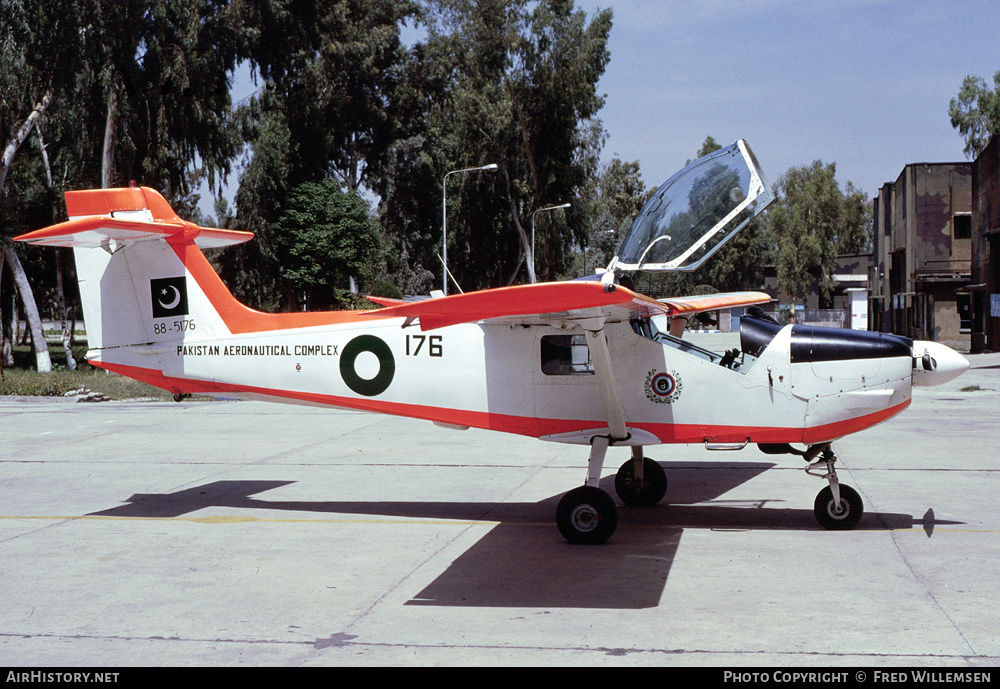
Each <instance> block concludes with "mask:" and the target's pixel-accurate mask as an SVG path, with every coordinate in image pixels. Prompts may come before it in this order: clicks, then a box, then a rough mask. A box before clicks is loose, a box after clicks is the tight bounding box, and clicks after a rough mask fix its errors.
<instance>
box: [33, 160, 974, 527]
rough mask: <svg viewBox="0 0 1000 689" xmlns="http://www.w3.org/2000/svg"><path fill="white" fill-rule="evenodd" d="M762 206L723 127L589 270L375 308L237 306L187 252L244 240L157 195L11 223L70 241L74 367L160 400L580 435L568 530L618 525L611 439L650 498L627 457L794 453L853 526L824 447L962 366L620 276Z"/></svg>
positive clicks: (699, 249)
mask: <svg viewBox="0 0 1000 689" xmlns="http://www.w3.org/2000/svg"><path fill="white" fill-rule="evenodd" d="M772 200H773V196H772V192H771V190H770V188H769V187H768V185H767V182H766V180H765V179H764V176H763V174H762V173H761V171H760V170H759V166H758V165H757V162H756V160H755V158H754V156H753V154H752V153H751V151H750V149H749V147H748V146H747V145H746V143H745V142H743V141H737V142H736V143H734V144H732V145H731V146H729V147H727V148H724V149H721V150H719V151H716V152H715V153H712V154H710V155H708V156H706V157H704V158H701V159H699V160H696V161H695V162H693V163H691V164H690V165H688V166H687V167H685V168H684V169H683V170H681V171H680V172H678V173H677V174H676V175H674V176H673V177H671V178H670V179H669V180H668V181H667V182H666V183H664V184H663V185H662V186H661V187H659V189H658V190H657V191H656V193H655V195H654V196H653V197H652V198H651V199H650V200H649V202H648V203H647V204H646V205H645V206H644V207H643V209H642V211H641V212H640V214H639V216H638V218H637V220H636V221H635V223H634V224H633V226H632V229H631V231H630V233H629V234H628V236H627V237H626V239H625V241H624V242H623V244H622V247H621V249H620V251H619V253H618V256H616V257H615V258H614V260H613V261H612V263H611V265H610V266H609V267H608V268H607V269H606V270H605V271H603V273H601V274H599V275H597V276H594V277H593V278H591V279H583V280H576V281H568V282H553V283H542V284H530V285H520V286H514V287H506V288H498V289H488V290H484V291H480V292H472V293H468V294H457V295H451V296H438V297H432V298H427V299H421V300H415V301H396V300H387V299H373V301H375V302H377V303H378V304H379V305H380V306H381V307H382V308H377V309H373V310H370V311H337V312H325V313H283V314H269V313H261V312H258V311H254V310H251V309H249V308H247V307H245V306H243V305H242V304H240V303H239V302H237V301H236V299H235V298H234V297H233V296H232V294H231V293H230V292H229V290H228V289H227V288H226V286H225V285H224V284H223V282H222V280H221V279H220V278H219V277H218V275H217V274H216V272H215V271H214V270H213V269H212V267H211V265H210V264H209V262H208V260H207V259H206V258H205V256H204V255H203V254H202V252H201V249H203V248H215V247H223V246H227V245H231V244H238V243H241V242H245V241H247V240H249V239H250V238H251V237H252V234H250V233H246V232H236V231H231V230H219V229H210V228H203V227H199V226H197V225H194V224H192V223H189V222H186V221H184V220H181V219H180V218H179V217H177V215H176V214H175V213H174V211H173V210H172V209H171V208H170V206H169V205H168V204H167V203H166V201H165V200H164V199H163V197H162V196H160V195H159V194H158V193H157V192H155V191H153V190H152V189H147V188H141V187H131V188H125V189H102V190H87V191H76V192H68V193H67V194H66V206H67V210H68V214H69V218H70V219H69V221H68V222H64V223H61V224H58V225H54V226H52V227H49V228H46V229H43V230H38V231H36V232H32V233H30V234H26V235H23V236H21V237H18V238H17V239H18V240H19V241H23V242H28V243H31V244H40V245H47V246H67V247H73V248H74V250H75V257H76V265H77V273H78V277H79V280H80V295H81V299H82V302H83V310H84V321H85V323H86V328H87V338H88V342H89V347H90V350H89V352H88V353H87V358H88V359H89V361H90V363H91V364H93V365H94V366H99V367H101V368H104V369H107V370H108V371H113V372H115V373H119V374H122V375H125V376H129V377H131V378H135V379H138V380H141V381H144V382H146V383H150V384H152V385H155V386H157V387H160V388H163V389H166V390H169V391H172V392H173V393H174V395H175V398H176V399H181V398H182V397H183V396H186V395H189V394H193V393H199V394H208V395H218V396H223V397H226V398H234V397H239V398H247V399H262V400H270V401H277V402H291V403H300V404H309V405H320V406H329V407H338V408H350V409H361V410H366V411H372V412H381V413H385V414H395V415H400V416H408V417H414V418H420V419H427V420H429V421H433V422H435V423H437V424H439V425H441V426H444V427H446V428H453V429H462V428H468V427H476V428H484V429H490V430H495V431H502V432H506V433H517V434H521V435H526V436H532V437H536V438H540V439H542V440H550V441H554V442H562V443H577V444H581V445H589V446H590V460H589V466H588V469H587V476H586V481H585V483H584V485H583V486H581V487H579V488H576V489H574V490H571V491H569V492H568V493H566V494H565V496H564V497H563V498H562V499H561V501H560V502H559V505H558V508H557V510H556V523H557V525H558V527H559V530H560V531H561V533H562V534H563V536H564V537H565V538H566V539H567V540H568V541H570V542H572V543H603V542H605V541H606V540H607V539H608V538H610V537H611V535H612V534H613V533H614V531H615V528H616V526H617V523H618V508H617V505H616V502H615V500H614V499H613V498H612V496H611V495H610V494H608V493H607V492H605V491H604V490H602V489H601V488H600V487H599V480H600V478H601V471H602V468H603V465H604V459H605V455H606V453H607V450H608V448H609V447H611V446H627V447H629V448H630V449H631V458H630V459H628V460H626V462H625V463H624V464H623V465H622V467H621V468H620V469H619V470H618V473H617V475H616V478H615V490H616V492H617V494H618V498H619V499H620V500H621V501H622V502H624V503H625V504H627V505H643V506H652V505H655V504H657V503H658V502H660V500H661V499H663V497H664V496H665V494H666V490H667V478H666V476H665V472H664V470H663V468H662V467H661V466H660V465H659V464H657V463H656V462H654V461H652V460H650V459H648V458H646V457H644V456H643V447H644V446H646V445H656V444H660V443H698V444H704V445H705V447H707V448H708V449H736V448H741V447H743V446H745V445H747V444H749V443H755V444H757V445H758V446H759V447H760V449H761V450H763V451H765V452H768V453H792V454H799V455H801V456H802V457H803V458H804V459H805V460H806V461H807V462H809V465H808V468H807V472H809V473H811V474H813V475H816V476H819V477H821V478H824V479H826V480H827V481H828V484H829V485H828V486H826V487H824V488H823V490H822V491H821V492H820V493H819V495H818V496H817V498H816V502H815V506H814V507H815V514H816V517H817V519H818V520H819V522H820V524H822V525H823V526H824V527H826V528H830V529H849V528H851V527H853V526H854V525H855V524H857V522H858V520H859V519H860V518H861V515H862V512H863V509H864V507H863V504H862V501H861V498H860V496H859V495H858V493H857V492H856V491H854V490H853V489H851V488H850V487H848V486H842V485H840V484H839V483H838V481H837V473H836V470H835V468H834V463H835V461H836V455H835V454H834V453H833V451H832V449H831V443H832V442H833V441H834V440H836V439H837V438H840V437H843V436H845V435H847V434H850V433H854V432H857V431H860V430H862V429H865V428H868V427H870V426H873V425H874V424H876V423H879V422H881V421H885V420H886V419H888V418H890V417H892V416H894V415H895V414H898V413H899V412H901V411H902V410H903V409H904V408H906V406H907V405H909V403H910V394H911V386H913V385H936V384H939V383H942V382H945V381H947V380H951V379H952V378H954V377H955V376H957V375H959V374H960V373H962V372H963V371H964V370H965V369H966V368H967V367H968V362H967V361H966V360H965V359H964V357H962V356H961V355H960V354H957V353H956V352H954V351H952V350H951V349H949V348H947V347H945V346H943V345H941V344H938V343H935V342H915V341H912V340H910V339H907V338H904V337H899V336H896V335H886V334H881V333H872V332H862V331H852V330H841V329H834V328H818V327H808V326H801V325H789V326H785V327H782V326H780V325H778V323H777V322H775V321H774V320H772V319H770V318H769V317H768V316H767V315H766V314H765V313H764V312H763V311H762V310H760V309H759V307H755V306H754V305H756V304H759V303H764V302H767V301H769V299H770V297H768V295H766V294H762V293H757V292H745V293H736V294H715V295H709V296H701V297H680V298H675V299H663V300H655V299H651V298H649V297H647V296H644V295H642V294H639V293H637V292H635V291H633V290H632V289H629V288H628V287H626V286H625V285H624V284H623V283H625V284H627V283H629V280H628V278H629V276H630V273H631V272H633V271H637V270H694V269H696V268H697V267H698V266H699V265H701V264H702V263H704V261H705V260H706V259H708V258H709V257H710V256H711V255H712V254H713V253H714V252H715V251H716V250H718V249H719V247H721V246H722V245H723V244H724V243H725V242H726V241H727V240H728V239H729V238H731V237H732V236H733V235H734V234H735V233H736V232H737V231H739V229H740V228H742V227H743V226H744V225H746V223H748V222H749V221H750V220H751V219H752V218H753V217H754V216H756V215H757V214H759V213H760V212H761V211H762V210H763V209H764V207H765V206H766V205H767V204H768V203H770V202H771V201H772ZM738 306H742V307H749V309H748V312H747V314H746V315H745V316H744V317H743V318H742V319H741V325H740V347H739V348H738V349H733V350H731V351H729V352H727V353H726V354H725V355H719V354H718V353H714V352H711V351H708V350H705V349H703V348H700V347H698V346H695V345H694V344H692V343H690V342H689V341H686V340H684V339H682V335H683V331H684V324H685V322H686V320H687V319H688V318H689V317H690V316H692V315H694V314H697V313H699V312H702V311H710V310H717V309H722V308H729V307H738ZM668 322H669V325H668ZM658 324H659V326H658ZM793 444H794V445H799V446H803V449H797V448H795V447H793Z"/></svg>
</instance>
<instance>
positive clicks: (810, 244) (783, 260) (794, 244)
mask: <svg viewBox="0 0 1000 689" xmlns="http://www.w3.org/2000/svg"><path fill="white" fill-rule="evenodd" d="M835 173H836V164H834V163H830V164H829V165H823V163H822V162H821V161H818V160H817V161H815V162H813V163H812V164H811V165H805V166H801V167H793V168H791V169H789V170H788V171H787V172H786V173H785V174H784V175H783V176H782V177H781V179H780V180H779V181H778V183H777V184H776V185H775V202H774V204H773V205H772V207H771V210H769V211H768V212H767V214H766V216H765V217H766V220H765V222H766V237H767V240H768V242H769V244H770V245H771V247H772V250H773V252H774V254H773V255H774V260H775V263H776V265H777V270H778V285H779V287H781V288H783V289H784V290H786V291H787V292H788V293H789V294H790V295H791V298H792V314H793V316H794V313H795V304H796V302H797V300H798V299H799V298H800V297H802V296H803V295H804V294H805V293H806V291H807V290H808V289H809V288H810V287H811V286H813V285H816V284H818V286H819V288H820V294H821V298H822V299H823V300H829V299H830V293H831V290H832V287H833V271H834V268H835V267H836V264H837V256H838V255H840V254H844V253H862V252H865V251H869V250H870V244H871V237H870V234H869V233H870V229H871V208H870V204H869V203H868V198H867V195H865V194H864V193H862V192H860V191H858V190H856V189H855V188H854V186H853V185H852V184H851V183H850V182H848V183H847V185H846V188H845V190H844V191H843V192H841V190H840V186H839V185H838V184H837V181H836V179H835V178H834V175H835Z"/></svg>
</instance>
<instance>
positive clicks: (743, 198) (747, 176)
mask: <svg viewBox="0 0 1000 689" xmlns="http://www.w3.org/2000/svg"><path fill="white" fill-rule="evenodd" d="M773 200H774V195H773V193H772V192H771V189H770V187H768V185H767V181H766V180H765V179H764V175H763V173H762V172H761V171H760V168H759V166H758V164H757V160H756V158H754V155H753V152H752V151H751V150H750V147H749V146H747V144H746V142H745V141H743V140H742V139H741V140H739V141H737V142H736V143H734V144H732V145H731V146H728V147H726V148H722V149H720V150H718V151H716V152H714V153H710V154H709V155H707V156H705V157H704V158H699V159H698V160H696V161H694V162H693V163H691V164H690V165H688V166H687V167H685V168H684V169H683V170H681V171H680V172H678V173H677V174H675V175H674V176H673V177H671V178H670V179H668V180H667V181H666V182H664V183H663V184H662V185H661V186H660V188H659V189H657V190H656V193H655V194H653V196H652V198H650V199H649V201H648V202H647V203H646V205H645V206H643V208H642V210H641V211H640V212H639V217H637V218H636V220H635V222H634V223H632V229H631V230H629V233H628V235H627V236H626V237H625V241H624V242H622V246H621V249H619V251H618V256H617V257H616V258H615V259H614V261H613V262H612V264H611V266H610V268H612V269H615V268H617V269H619V270H649V271H669V270H694V269H695V268H697V267H698V266H700V265H701V264H702V263H704V262H705V261H706V260H707V259H708V257H709V256H711V255H712V254H714V253H715V252H716V251H717V250H718V249H719V248H720V247H722V245H723V244H725V243H726V242H727V241H729V240H730V239H731V238H732V237H733V235H735V234H736V233H737V232H739V230H740V229H742V228H743V227H744V226H745V225H746V224H747V223H748V222H750V220H751V219H753V217H754V216H756V215H757V214H758V213H760V212H761V211H762V210H764V208H765V207H766V206H767V205H768V204H769V203H771V201H773Z"/></svg>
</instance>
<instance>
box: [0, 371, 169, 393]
mask: <svg viewBox="0 0 1000 689" xmlns="http://www.w3.org/2000/svg"><path fill="white" fill-rule="evenodd" d="M80 388H86V389H87V390H90V391H91V392H100V393H102V394H103V395H105V396H107V397H109V398H110V399H113V400H126V399H136V398H139V397H151V398H154V399H162V400H169V399H173V395H172V394H171V393H169V392H167V391H166V390H161V389H160V388H155V387H153V386H151V385H146V384H145V383H140V382H139V381H137V380H132V379H131V378H125V377H124V376H119V375H117V374H114V373H108V372H106V371H102V370H100V369H97V368H94V367H93V366H91V365H89V364H87V363H80V364H78V365H77V370H75V371H70V370H68V369H65V368H56V369H54V370H53V371H52V372H51V373H39V372H38V371H35V370H31V369H22V368H5V369H4V370H3V375H2V376H0V395H16V396H24V397H62V396H64V395H65V394H66V393H67V392H72V391H73V390H79V389H80Z"/></svg>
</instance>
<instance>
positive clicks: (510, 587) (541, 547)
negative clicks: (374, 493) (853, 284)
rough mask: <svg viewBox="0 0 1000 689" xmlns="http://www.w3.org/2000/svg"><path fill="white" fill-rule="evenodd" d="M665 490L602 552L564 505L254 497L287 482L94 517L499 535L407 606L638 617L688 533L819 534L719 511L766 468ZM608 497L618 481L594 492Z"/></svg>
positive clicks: (691, 478)
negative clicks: (478, 526) (573, 536)
mask: <svg viewBox="0 0 1000 689" xmlns="http://www.w3.org/2000/svg"><path fill="white" fill-rule="evenodd" d="M661 464H662V466H663V467H664V469H665V470H666V472H667V476H668V479H669V481H670V487H669V490H668V493H667V499H666V501H665V503H664V504H661V505H659V506H657V507H654V508H631V507H625V506H623V507H620V515H619V526H618V531H617V532H616V533H615V535H614V536H613V538H612V539H611V541H609V542H608V543H607V544H605V545H603V546H593V547H588V546H572V545H569V544H567V543H566V542H565V541H563V539H562V537H561V536H560V535H559V532H558V531H557V530H556V528H555V525H554V523H553V520H554V515H555V509H556V504H557V503H558V501H559V498H560V497H561V496H559V495H556V496H553V497H551V498H547V499H545V500H542V501H539V502H533V503H526V502H522V503H516V502H505V503H489V502H423V501H421V502H406V501H358V502H351V501H313V502H310V501H269V500H262V499H259V498H256V497H252V496H256V495H259V494H261V493H265V492H267V491H269V490H273V489H275V488H280V487H283V486H287V485H290V484H292V483H295V482H294V481H214V482H212V483H207V484H205V485H202V486H196V487H194V488H189V489H186V490H182V491H177V492H174V493H164V494H145V493H140V494H135V495H133V496H132V497H130V498H129V499H128V501H127V503H128V504H125V505H121V506H119V507H114V508H111V509H107V510H102V511H100V512H94V513H92V516H108V517H131V518H177V517H183V516H185V515H190V514H193V513H195V512H198V511H200V510H202V509H206V508H212V507H226V508H231V509H238V510H284V511H294V512H304V513H312V514H363V515H368V516H384V517H401V518H415V519H435V520H456V521H484V522H497V525H496V526H495V527H494V528H493V529H491V530H490V531H489V533H488V534H487V535H486V536H484V537H483V538H481V539H479V541H477V542H476V544H475V545H474V546H472V547H471V548H469V549H468V550H466V551H465V552H464V553H463V554H462V555H461V556H459V557H458V558H457V559H456V560H455V561H454V562H453V563H452V564H451V565H450V566H449V567H448V569H447V570H446V571H445V572H443V573H442V574H441V575H440V576H439V577H438V578H437V579H435V580H434V581H433V582H432V583H431V584H430V585H428V586H427V587H426V588H424V590H422V591H421V592H420V593H419V594H417V596H416V597H414V599H412V600H411V601H409V602H408V605H436V606H480V607H526V608H553V607H572V608H611V609H638V608H648V607H656V606H657V605H659V602H660V598H661V596H662V594H663V590H664V587H665V586H666V581H667V578H668V576H669V573H670V568H671V566H672V564H673V561H674V558H675V557H676V555H677V551H678V546H679V545H680V542H681V537H682V536H683V533H684V529H685V528H700V529H715V530H733V531H740V530H761V529H764V530H768V529H774V530H804V531H822V529H821V527H820V526H819V525H818V524H817V522H816V520H815V517H814V516H813V511H812V506H811V505H809V506H808V507H801V508H787V507H780V506H778V505H783V504H784V501H782V500H779V499H774V498H760V499H752V500H741V501H733V500H728V501H727V500H721V499H720V498H721V496H724V495H725V494H726V493H728V492H729V491H731V490H733V489H734V488H736V487H737V486H740V485H741V484H744V483H746V482H748V481H750V480H751V479H753V478H754V477H756V476H758V475H760V474H761V473H763V472H765V471H767V470H769V469H771V468H773V467H774V466H775V465H774V464H772V463H766V462H738V463H737V462H732V463H699V464H697V465H694V464H684V463H680V462H675V463H672V462H661ZM602 488H604V489H605V490H607V491H608V492H609V493H612V494H614V477H606V478H605V479H603V480H602ZM944 523H949V522H942V521H938V520H936V519H935V518H934V515H933V512H932V511H930V510H928V512H927V514H925V515H924V517H923V519H922V520H917V519H915V518H914V517H913V516H911V515H908V514H895V513H866V514H865V516H864V518H863V519H862V520H861V523H860V524H859V525H858V526H857V527H855V529H856V530H857V529H862V530H863V529H869V530H879V531H883V530H899V529H911V528H914V527H922V528H923V529H924V530H925V532H926V533H927V535H928V536H930V535H931V532H932V530H933V527H934V525H935V524H944Z"/></svg>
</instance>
